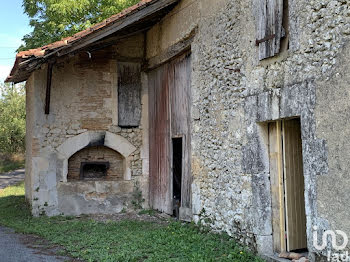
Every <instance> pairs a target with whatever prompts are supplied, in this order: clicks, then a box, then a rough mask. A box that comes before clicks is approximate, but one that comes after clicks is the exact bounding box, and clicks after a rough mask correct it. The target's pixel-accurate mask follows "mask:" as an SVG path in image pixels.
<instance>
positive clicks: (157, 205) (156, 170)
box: [149, 64, 172, 214]
mask: <svg viewBox="0 0 350 262" xmlns="http://www.w3.org/2000/svg"><path fill="white" fill-rule="evenodd" d="M168 70H169V66H168V65H167V64H165V65H163V66H161V67H159V68H157V69H155V70H153V71H152V72H150V74H149V123H150V125H149V135H150V139H149V140H150V143H149V147H150V156H149V158H150V159H149V161H150V165H149V172H150V181H149V183H150V185H149V188H150V205H151V207H152V208H153V209H156V210H159V211H161V212H165V213H167V214H172V198H171V181H172V180H171V175H170V106H169V81H168Z"/></svg>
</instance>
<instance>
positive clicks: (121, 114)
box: [118, 62, 141, 127]
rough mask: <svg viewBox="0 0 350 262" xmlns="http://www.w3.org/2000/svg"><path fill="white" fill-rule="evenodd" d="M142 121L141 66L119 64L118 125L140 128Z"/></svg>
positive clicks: (136, 64)
mask: <svg viewBox="0 0 350 262" xmlns="http://www.w3.org/2000/svg"><path fill="white" fill-rule="evenodd" d="M140 120H141V65H140V64H139V63H126V62H125V63H124V62H119V63H118V125H119V126H120V127H138V126H139V125H140Z"/></svg>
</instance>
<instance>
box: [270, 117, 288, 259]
mask: <svg viewBox="0 0 350 262" xmlns="http://www.w3.org/2000/svg"><path fill="white" fill-rule="evenodd" d="M281 125H282V122H281V121H276V122H271V123H269V124H268V132H269V159H270V180H271V195H272V197H271V200H272V228H273V247H274V251H275V252H278V253H280V252H282V251H286V241H285V216H284V215H285V210H284V189H283V188H284V187H283V161H282V158H283V156H282V134H281V131H282V126H281Z"/></svg>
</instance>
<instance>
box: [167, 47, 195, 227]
mask: <svg viewBox="0 0 350 262" xmlns="http://www.w3.org/2000/svg"><path fill="white" fill-rule="evenodd" d="M172 65H173V67H174V78H173V81H174V82H173V83H172V84H171V87H172V88H171V90H170V97H171V133H172V136H173V137H182V138H183V150H182V152H183V154H182V182H181V207H180V219H181V220H192V206H191V184H192V176H191V128H190V125H191V119H190V111H191V109H190V103H191V55H190V54H188V53H187V54H184V55H182V56H180V57H178V58H177V59H175V60H174V61H173V62H172Z"/></svg>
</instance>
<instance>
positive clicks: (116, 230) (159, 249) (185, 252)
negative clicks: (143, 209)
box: [0, 184, 263, 262]
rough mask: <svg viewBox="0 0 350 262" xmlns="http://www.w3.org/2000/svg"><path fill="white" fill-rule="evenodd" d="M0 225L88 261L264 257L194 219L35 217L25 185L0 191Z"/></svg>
mask: <svg viewBox="0 0 350 262" xmlns="http://www.w3.org/2000/svg"><path fill="white" fill-rule="evenodd" d="M0 224H2V225H4V226H7V227H11V228H14V229H15V230H16V231H17V232H22V233H27V234H35V235H38V236H41V237H43V238H45V239H47V240H49V241H50V242H51V243H52V244H58V245H61V246H63V247H64V249H65V250H66V251H67V253H68V254H69V255H70V256H72V257H76V258H80V259H83V260H85V261H113V262H115V261H123V262H124V261H125V262H127V261H157V262H158V261H241V262H242V261H243V262H244V261H249V262H253V261H255V262H259V261H263V260H261V259H260V258H258V257H256V256H254V255H253V254H252V253H250V252H248V251H247V250H246V249H245V248H242V247H240V246H238V245H237V244H236V243H235V242H234V241H233V240H232V239H231V238H230V237H228V236H227V235H226V234H213V233H209V232H204V231H203V230H200V229H199V227H197V226H195V225H193V224H182V223H179V222H171V223H169V224H168V225H161V224H157V223H151V222H141V221H121V222H107V223H101V222H96V221H94V220H91V219H87V218H79V219H78V218H75V217H63V216H60V217H53V218H47V217H38V218H33V217H32V216H31V215H30V212H29V209H28V207H27V205H26V203H25V200H24V187H23V184H20V185H17V186H11V187H8V188H6V189H4V190H2V191H0Z"/></svg>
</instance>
